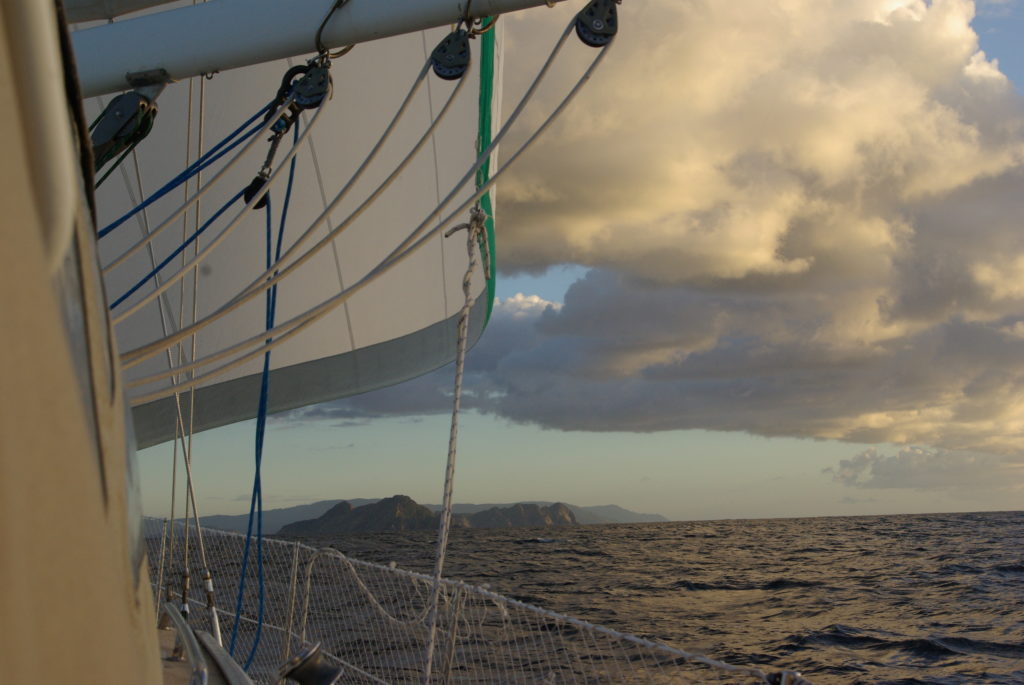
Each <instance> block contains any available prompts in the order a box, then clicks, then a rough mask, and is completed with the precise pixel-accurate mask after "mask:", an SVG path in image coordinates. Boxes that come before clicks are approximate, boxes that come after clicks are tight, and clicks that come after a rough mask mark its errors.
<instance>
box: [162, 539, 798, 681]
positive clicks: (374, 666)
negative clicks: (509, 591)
mask: <svg viewBox="0 0 1024 685" xmlns="http://www.w3.org/2000/svg"><path fill="white" fill-rule="evenodd" d="M170 528H171V526H169V525H167V524H166V523H165V522H164V521H162V520H159V519H146V521H145V526H144V535H145V538H146V545H147V550H148V553H149V559H150V579H151V580H152V581H153V583H154V591H155V592H156V593H157V599H159V600H161V601H162V600H163V599H164V598H165V596H166V595H165V594H164V593H165V588H164V587H158V586H157V584H158V582H159V581H158V579H159V578H163V581H164V585H165V586H166V585H168V584H169V585H170V586H171V588H172V593H173V597H174V599H175V600H176V601H180V594H179V593H180V578H181V575H182V555H181V551H182V541H183V535H184V526H182V525H181V524H180V523H178V524H175V526H174V529H175V530H174V535H173V549H172V543H171V541H170V540H171V536H170V535H169V534H167V532H168V531H169V530H170ZM191 528H192V530H191V531H190V532H191V536H192V539H193V543H192V545H193V548H192V550H191V551H190V556H189V562H188V567H189V572H190V576H191V579H192V587H193V590H192V592H191V594H190V597H189V607H190V609H191V616H190V618H189V622H190V623H191V624H192V626H193V628H196V629H200V630H206V631H209V632H213V631H212V623H211V612H210V610H209V608H208V607H207V605H206V601H205V595H204V593H203V591H202V583H201V581H200V579H201V578H202V575H203V566H202V561H201V559H200V558H199V554H198V551H197V550H196V549H195V543H194V540H195V528H194V526H193V527H191ZM202 536H203V541H204V542H205V548H206V556H207V561H208V563H209V565H210V571H211V573H212V576H213V579H214V583H215V585H216V589H217V605H218V611H217V614H218V616H219V618H220V625H221V630H222V632H223V635H224V644H225V647H227V646H228V644H229V642H230V635H231V633H232V629H233V628H234V614H235V612H234V606H235V589H236V588H237V586H238V580H239V578H238V574H239V573H240V571H241V566H242V564H241V556H242V550H243V548H244V546H245V536H243V535H239V534H237V533H230V532H226V531H219V530H212V529H208V528H204V529H203V530H202ZM255 549H256V547H255V545H253V546H252V550H251V552H250V554H252V555H253V556H252V557H251V558H250V561H249V564H248V570H247V575H248V578H247V580H246V583H247V590H246V597H245V598H244V601H243V605H242V614H241V619H240V621H239V627H238V637H237V641H236V646H235V652H234V658H235V660H236V661H239V662H240V663H243V664H244V663H245V662H246V660H247V658H248V656H249V653H250V650H251V648H252V645H253V642H254V640H255V637H256V632H257V630H256V628H257V617H258V611H259V602H258V585H257V582H258V581H257V578H256V562H255ZM161 559H163V560H164V563H163V568H162V569H161V568H160V563H161ZM161 570H162V573H161ZM263 571H264V607H263V627H262V630H261V635H260V641H259V644H258V647H257V649H256V652H255V655H254V658H253V660H252V664H251V666H250V668H249V675H250V677H251V678H252V679H253V681H254V682H257V683H266V684H272V683H276V682H277V669H278V666H279V665H280V664H281V663H283V662H284V661H285V660H287V658H288V657H289V656H292V655H295V654H296V653H297V652H298V651H299V650H301V648H302V646H303V645H305V644H309V643H315V642H320V643H322V646H323V650H324V652H325V654H326V655H327V656H328V658H329V659H331V660H332V661H334V662H335V663H337V664H340V665H342V666H344V667H345V674H344V676H343V677H342V679H341V681H339V682H341V683H420V682H422V679H423V668H424V663H425V661H426V659H425V657H426V649H427V644H428V627H427V625H428V624H427V615H428V613H429V605H428V602H429V598H430V592H431V589H432V587H433V578H431V577H430V576H427V575H423V574H419V573H413V572H410V571H405V570H402V569H399V568H395V567H393V566H384V565H381V564H373V563H368V562H364V561H359V560H356V559H351V558H349V557H347V556H345V555H344V554H342V553H341V552H339V551H337V550H334V549H329V548H322V549H317V548H315V547H310V546H308V545H304V544H301V543H297V542H291V541H285V540H276V539H264V540H263ZM440 598H441V599H440V604H439V609H438V614H439V619H438V632H437V635H438V639H437V640H436V644H435V652H434V658H433V662H434V665H433V678H432V680H431V682H434V683H537V684H541V685H555V684H559V685H560V684H562V683H574V684H576V683H579V684H584V683H585V684H587V685H590V684H597V683H658V684H660V683H706V682H723V683H758V682H761V683H798V682H806V681H801V680H799V679H798V678H797V677H796V675H795V674H789V673H785V674H772V675H768V674H766V673H764V672H762V671H761V670H759V669H754V668H746V667H737V666H732V665H729V664H725V663H722V662H718V661H715V660H712V659H708V658H705V657H702V656H698V655H693V654H688V653H687V652H683V651H681V650H678V649H675V648H672V647H668V646H665V645H661V644H658V643H654V642H651V641H648V640H644V639H641V638H638V637H635V636H632V635H626V634H623V633H619V632H616V631H613V630H610V629H608V628H603V627H600V626H595V625H592V624H590V623H587V622H585V621H580V620H578V619H574V618H570V617H568V616H563V615H560V614H556V613H554V612H551V611H547V610H544V609H540V608H538V607H535V606H532V605H529V604H525V603H523V602H518V601H516V600H513V599H509V598H507V597H503V596H501V595H498V594H495V593H493V592H490V591H488V590H486V589H484V588H481V587H476V586H472V585H468V584H466V583H462V582H459V581H454V580H447V579H446V580H444V581H442V588H441V593H440Z"/></svg>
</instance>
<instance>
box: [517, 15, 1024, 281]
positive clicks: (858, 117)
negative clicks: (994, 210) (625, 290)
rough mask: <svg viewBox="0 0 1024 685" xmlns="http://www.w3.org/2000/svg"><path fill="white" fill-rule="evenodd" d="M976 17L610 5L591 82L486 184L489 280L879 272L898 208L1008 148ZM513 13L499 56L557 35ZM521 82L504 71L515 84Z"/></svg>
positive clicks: (894, 249) (1012, 106)
mask: <svg viewBox="0 0 1024 685" xmlns="http://www.w3.org/2000/svg"><path fill="white" fill-rule="evenodd" d="M569 9H570V8H564V9H563V11H562V13H563V14H567V11H568V10H569ZM973 12H974V8H973V5H972V4H971V3H970V2H964V1H959V0H939V1H937V2H934V3H930V4H927V3H925V2H923V1H922V2H914V1H912V0H908V1H906V2H890V1H888V0H884V1H883V0H834V1H832V2H828V1H826V2H816V3H815V2H807V1H805V0H776V1H774V2H739V3H720V2H714V1H713V0H707V1H692V2H666V1H655V0H648V1H647V2H637V3H631V4H630V5H629V6H623V7H622V8H621V9H620V35H619V36H618V38H617V39H616V40H617V44H616V45H615V52H614V54H613V55H611V56H610V57H609V59H608V60H607V62H606V65H604V66H603V67H602V69H603V71H602V72H600V73H599V75H598V76H596V77H595V79H594V81H593V82H592V83H591V84H589V86H588V90H587V91H585V93H584V94H583V95H582V96H581V97H580V99H579V101H578V102H577V103H575V104H574V106H573V108H572V109H571V110H570V111H569V112H568V113H567V115H566V116H565V117H564V118H563V119H562V120H561V121H560V122H559V123H558V124H557V125H556V127H555V128H554V130H552V131H551V132H550V133H549V134H548V135H547V136H546V138H545V140H544V144H543V145H542V146H540V147H538V148H537V149H536V150H534V151H532V152H531V153H530V154H529V155H528V156H527V157H526V158H525V159H523V160H522V162H521V163H520V164H519V165H518V166H517V167H516V168H515V171H514V173H513V175H512V178H511V179H510V180H509V181H508V182H507V183H505V184H503V185H502V189H501V194H502V196H501V212H502V217H501V220H502V226H501V236H500V238H501V264H502V265H503V268H506V269H511V270H515V269H533V270H537V269H543V268H544V267H546V266H547V265H550V264H555V263H562V262H573V263H579V264H586V265H590V266H598V267H604V268H610V269H614V270H616V271H619V272H622V273H626V274H629V275H632V276H635V277H639V278H644V279H647V280H652V281H656V282H660V283H672V284H679V283H687V284H701V285H709V284H710V285H713V284H720V283H721V282H722V281H732V282H734V284H744V283H746V284H751V285H754V284H764V283H771V284H775V285H776V286H777V287H781V286H786V287H793V286H794V285H803V286H805V287H806V286H811V285H812V284H814V283H819V282H822V281H824V282H836V281H838V280H843V279H849V278H850V277H851V276H856V277H872V276H874V277H876V278H877V277H884V276H885V275H886V274H887V273H888V272H889V270H890V269H891V263H892V261H893V260H894V259H896V258H898V257H899V256H900V255H902V254H903V253H905V252H906V251H907V249H908V248H909V247H912V245H911V244H910V243H912V241H914V240H915V238H916V235H917V232H918V229H919V227H918V226H917V225H915V223H914V222H913V220H912V219H913V217H912V211H913V209H914V207H915V205H917V204H919V203H922V202H925V203H927V201H928V200H929V199H931V198H934V197H936V196H941V195H942V194H945V193H948V192H951V191H953V190H956V189H959V188H964V187H966V186H969V185H971V184H972V183H975V182H976V181H978V180H981V179H985V178H991V177H994V176H998V175H1000V174H1002V173H1004V172H1006V171H1007V170H1009V169H1011V168H1013V167H1015V166H1016V165H1017V164H1018V162H1019V160H1020V158H1021V153H1022V150H1024V148H1022V140H1021V137H1020V126H1021V113H1020V111H1019V106H1018V103H1017V98H1016V96H1015V95H1014V93H1013V90H1012V87H1011V86H1010V84H1009V83H1008V82H1007V80H1006V78H1005V77H1003V75H1002V74H1000V73H999V71H998V69H997V68H996V67H995V66H994V65H993V64H992V63H991V62H989V61H988V60H987V59H986V58H985V56H984V54H983V53H981V52H979V51H978V43H977V37H976V35H975V33H974V32H973V31H972V29H971V27H970V24H969V22H970V20H971V19H972V17H973ZM510 19H511V22H510V23H511V28H510V29H509V34H510V39H509V43H510V45H509V53H510V54H511V55H515V56H518V55H519V54H520V52H519V51H517V50H516V48H517V46H518V42H517V41H526V40H531V41H534V40H536V36H538V35H541V34H543V33H544V31H545V29H547V30H548V31H549V32H550V30H551V29H552V28H557V25H558V24H559V22H558V21H555V20H553V19H552V17H551V15H550V13H543V12H542V13H523V14H522V15H521V16H514V17H510ZM533 52H538V51H536V50H534V51H533ZM577 52H579V53H582V54H581V55H578V56H577V57H576V59H578V60H583V59H584V57H585V56H586V54H587V53H585V52H584V51H583V50H582V49H580V50H578V51H577ZM532 73H533V72H532V71H531V69H529V68H527V67H524V68H520V66H519V64H517V65H516V68H515V69H512V68H510V69H509V70H508V74H507V79H508V80H510V81H511V82H512V83H513V87H512V90H513V91H515V86H516V85H518V86H519V87H520V88H521V87H522V86H523V85H524V84H525V81H526V79H527V77H528V76H530V75H532ZM554 90H557V89H553V91H554ZM557 95H559V93H557V92H551V93H549V94H548V95H547V96H546V97H542V103H541V104H540V105H539V106H538V110H541V111H546V110H549V109H550V107H551V106H552V105H553V103H554V101H555V98H556V96H557ZM508 101H513V98H509V99H508ZM510 146H511V144H510ZM538 189H541V190H543V192H542V193H541V192H539V191H538Z"/></svg>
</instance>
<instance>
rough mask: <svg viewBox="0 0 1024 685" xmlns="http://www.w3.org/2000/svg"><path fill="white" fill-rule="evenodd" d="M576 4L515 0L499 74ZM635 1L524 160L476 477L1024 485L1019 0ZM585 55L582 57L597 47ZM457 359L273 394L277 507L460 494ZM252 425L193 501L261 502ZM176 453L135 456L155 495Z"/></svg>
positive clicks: (989, 499)
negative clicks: (518, 6)
mask: <svg viewBox="0 0 1024 685" xmlns="http://www.w3.org/2000/svg"><path fill="white" fill-rule="evenodd" d="M577 4H579V3H571V2H570V3H564V6H560V7H559V8H557V9H554V10H546V9H543V10H534V11H530V12H523V13H520V14H518V15H509V16H507V17H505V18H503V22H504V23H505V26H504V29H505V31H506V37H507V55H508V60H509V63H508V64H507V65H506V71H505V79H506V101H513V100H514V96H515V94H516V93H517V92H520V91H521V90H522V89H523V88H525V86H526V81H525V79H526V75H528V74H532V73H533V72H534V71H535V69H536V67H537V66H538V64H539V60H541V59H542V58H543V57H544V51H543V50H539V49H535V47H536V46H537V45H543V44H548V43H550V42H553V40H554V38H555V37H556V35H557V32H558V31H559V30H560V29H561V27H562V26H563V25H564V21H565V20H566V19H567V18H568V16H569V14H570V13H571V11H572V10H573V9H574V7H569V5H573V6H575V5H577ZM619 11H620V26H621V29H620V35H619V36H618V37H617V39H616V44H615V46H614V51H613V52H612V53H611V54H610V55H609V58H608V60H606V63H605V64H604V65H603V66H602V69H601V71H600V72H598V74H597V75H596V76H595V77H594V79H593V80H592V82H591V83H589V84H588V86H587V89H586V90H585V91H584V93H583V94H582V95H581V96H580V97H579V99H578V100H577V101H576V102H575V103H574V104H573V105H572V106H571V107H570V109H569V110H567V111H566V113H565V115H564V116H563V117H562V118H561V119H560V120H559V121H558V122H557V123H556V124H555V126H554V127H553V129H552V130H551V131H550V132H549V133H548V134H547V136H546V137H545V139H544V143H543V144H542V145H540V146H538V148H536V149H535V150H533V151H531V152H530V153H528V154H527V155H525V156H524V158H523V159H522V160H521V162H520V164H519V165H518V166H517V167H516V168H515V171H514V174H513V175H512V177H511V178H509V179H508V181H507V182H505V183H503V184H502V185H501V187H500V189H499V195H498V212H499V214H498V217H499V218H498V236H497V242H498V246H497V250H498V260H499V261H498V263H499V268H500V272H499V281H498V283H499V285H498V292H497V294H498V303H497V305H496V307H495V311H494V315H493V318H492V321H491V323H490V325H489V327H488V330H487V331H486V333H485V335H484V337H483V339H482V340H481V342H480V343H479V344H478V345H477V347H476V348H475V349H474V350H472V351H471V352H470V357H469V360H468V362H467V378H466V393H467V394H466V398H465V400H464V406H466V407H467V411H466V412H465V413H464V415H463V417H462V419H461V424H460V445H459V457H458V467H457V475H456V485H455V498H456V500H457V501H461V502H515V501H520V500H553V501H554V500H557V501H564V502H570V503H573V504H579V505H594V504H609V503H614V504H618V505H620V506H624V507H627V508H629V509H633V510H636V511H642V512H650V513H659V514H662V515H663V516H666V517H668V518H671V519H716V518H763V517H776V516H822V515H852V514H881V513H911V512H930V511H974V510H999V509H1019V508H1020V507H1021V502H1022V499H1024V400H1022V397H1021V393H1020V388H1021V386H1022V384H1024V286H1022V285H1021V283H1022V282H1024V281H1022V277H1024V232H1022V231H1021V230H1020V220H1019V216H1020V215H1021V209H1022V207H1021V204H1022V203H1024V199H1022V194H1021V192H1020V188H1021V187H1024V186H1022V183H1024V168H1022V160H1024V101H1022V99H1021V94H1020V84H1024V48H1021V47H1020V40H1019V36H1020V35H1021V33H1022V31H1024V6H1022V4H1021V2H1019V1H1018V0H1005V1H998V2H997V1H994V0H993V1H988V2H984V1H983V2H979V3H977V5H975V4H974V3H971V2H966V1H963V0H935V1H934V2H931V3H925V2H914V1H912V0H905V1H899V0H834V1H830V0H816V1H814V2H811V1H810V0H758V1H756V2H754V1H750V2H733V3H722V2H719V1H717V0H706V1H700V0H685V1H683V0H627V1H626V2H624V3H623V5H622V6H620V8H619ZM554 15H558V16H554ZM553 17H554V18H553ZM567 53H568V54H567V56H566V57H565V61H564V63H563V64H562V68H563V69H564V70H565V73H566V74H571V73H579V71H580V70H581V68H582V66H583V62H582V60H583V59H586V58H589V56H590V55H588V54H587V53H586V52H585V51H575V52H573V51H567ZM513 62H514V64H513ZM556 83H557V80H556ZM1015 84H1017V85H1015ZM558 94H559V93H558V91H557V89H550V90H545V91H542V92H541V93H540V94H539V95H538V98H539V100H540V102H539V105H540V106H539V107H538V110H539V111H544V110H545V109H547V110H550V108H551V107H553V106H554V104H555V103H556V102H557V101H556V100H555V98H556V97H557V96H558ZM529 123H531V122H527V125H526V126H524V127H523V129H522V130H520V131H519V132H518V133H515V134H513V135H518V136H520V138H519V140H521V139H522V136H523V135H524V134H525V133H527V132H528V129H529V125H528V124H529ZM533 123H536V122H533ZM515 145H516V141H515V140H510V141H509V146H510V147H515ZM451 383H452V369H451V367H448V368H446V369H442V370H440V371H438V372H435V373H432V374H428V375H427V376H424V377H421V378H420V379H417V380H415V381H413V382H411V383H408V384H405V385H402V386H399V387H396V388H390V389H386V390H383V391H378V392H376V393H370V394H367V395H363V396H359V397H355V398H349V399H346V400H340V401H336V402H332V403H328V404H326V405H320V406H318V407H315V408H310V409H307V410H298V411H295V412H292V413H289V414H287V415H284V416H279V417H275V418H274V419H273V420H272V421H271V422H270V424H269V429H268V433H267V438H266V439H267V443H266V447H265V456H264V464H263V474H262V482H263V491H264V506H265V507H266V508H273V507H278V506H290V505H294V504H302V503H305V502H310V501H315V500H319V499H344V498H350V497H384V496H389V495H392V494H397V493H402V494H406V495H409V496H411V497H413V499H415V500H417V501H419V502H429V503H433V502H438V501H440V499H441V489H442V483H443V471H444V462H445V457H446V450H447V438H448V420H449V412H450V392H451V391H450V387H451ZM253 430H254V429H253V422H245V423H242V424H238V425H235V426H230V427H226V428H223V429H217V430H214V431H210V432H208V433H202V434H198V435H196V436H195V439H194V460H193V461H194V470H195V474H196V480H197V482H198V483H199V486H198V487H199V491H198V495H199V502H200V513H202V514H204V515H205V514H215V513H241V512H243V511H247V510H248V506H249V499H250V495H249V492H250V487H251V477H252V443H253ZM169 457H170V446H169V445H168V446H160V447H155V448H150V449H147V450H143V451H142V452H140V454H139V462H140V467H141V475H142V484H143V497H144V507H145V509H146V511H147V513H150V514H152V515H158V516H159V515H165V513H166V511H167V493H166V488H165V485H166V482H167V478H168V476H169V472H170V458H169Z"/></svg>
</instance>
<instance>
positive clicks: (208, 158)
mask: <svg viewBox="0 0 1024 685" xmlns="http://www.w3.org/2000/svg"><path fill="white" fill-rule="evenodd" d="M270 107H271V105H266V106H264V107H263V109H261V110H260V111H259V112H256V114H254V115H253V116H252V117H250V118H249V119H248V120H247V121H246V122H245V123H244V124H242V125H241V126H240V127H238V128H237V129H236V130H235V131H233V132H232V133H229V134H228V135H227V137H225V138H224V140H222V141H221V142H220V143H218V144H217V145H215V146H214V147H212V148H211V149H210V150H208V151H207V152H206V154H205V155H203V156H201V157H200V158H199V159H197V160H196V161H195V162H192V163H191V164H188V165H187V166H186V167H185V169H184V170H183V171H181V172H180V173H179V174H178V175H177V176H175V177H174V178H172V179H171V180H170V181H168V182H167V183H165V184H164V185H162V186H160V188H158V189H157V190H156V191H154V193H153V194H152V195H151V196H149V197H147V198H145V199H144V200H143V201H142V202H141V203H140V204H138V205H136V206H134V207H133V208H132V209H131V210H129V211H128V212H127V213H126V214H124V215H123V216H121V217H120V218H118V219H116V220H114V221H113V222H111V223H110V224H108V225H107V226H105V227H104V228H103V229H102V230H100V231H98V232H97V234H96V235H97V237H98V238H103V237H106V236H107V235H108V234H109V233H110V232H111V231H113V230H114V229H116V228H117V227H119V226H120V225H121V224H123V223H124V222H125V221H127V220H128V219H130V218H131V217H132V216H134V215H135V214H137V213H138V212H139V211H140V210H142V209H145V208H146V207H149V206H150V205H151V204H153V203H154V202H156V201H157V200H159V199H161V198H163V197H164V196H166V195H167V194H168V193H170V192H171V191H173V190H174V189H175V188H177V187H178V186H180V185H181V184H183V183H185V184H186V187H187V182H188V181H189V180H190V179H191V178H192V177H194V176H196V175H197V174H198V173H199V172H201V171H203V170H204V169H207V168H208V167H210V166H212V165H213V164H215V163H216V162H217V161H218V160H220V159H221V158H223V157H224V156H225V155H226V154H228V153H229V152H231V151H232V150H234V149H235V148H236V147H238V146H239V145H241V144H242V143H244V142H245V141H247V140H249V138H251V137H253V136H254V135H256V134H257V133H258V132H259V131H260V128H261V127H262V124H258V125H256V126H255V127H253V128H252V129H250V130H248V131H246V132H245V133H242V130H243V129H244V128H246V127H247V126H249V125H250V124H252V123H253V122H254V121H255V120H256V119H258V118H259V117H260V116H263V115H264V114H266V113H267V111H269V109H270ZM240 133H241V137H239V138H238V139H237V140H232V139H233V138H235V137H236V136H238V135H239V134H240ZM228 141H232V142H231V143H230V144H228ZM225 145H227V146H226V147H224V146H225ZM222 147H223V149H221V148H222ZM185 199H186V200H187V199H188V195H187V194H186V195H185Z"/></svg>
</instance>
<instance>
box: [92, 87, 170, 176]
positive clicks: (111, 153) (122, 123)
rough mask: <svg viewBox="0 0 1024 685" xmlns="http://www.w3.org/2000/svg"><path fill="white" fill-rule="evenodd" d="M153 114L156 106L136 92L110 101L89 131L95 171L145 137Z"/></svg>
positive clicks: (153, 118)
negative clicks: (90, 131) (90, 132)
mask: <svg viewBox="0 0 1024 685" xmlns="http://www.w3.org/2000/svg"><path fill="white" fill-rule="evenodd" d="M156 113H157V106H156V102H155V101H154V100H152V99H150V98H148V97H146V96H145V95H143V94H142V93H140V92H138V91H132V92H129V93H122V94H121V95H118V96H117V97H116V98H114V99H113V100H111V101H110V104H109V105H107V107H106V109H104V110H103V113H102V114H101V115H100V117H99V119H98V120H97V123H96V126H95V128H93V131H92V151H93V157H94V158H95V160H96V162H95V168H96V169H99V168H100V167H102V166H103V165H104V164H106V163H107V162H109V161H110V160H111V159H113V158H114V157H116V156H117V155H119V154H121V153H122V152H123V151H125V150H127V149H128V148H129V147H131V146H132V145H135V144H138V142H139V141H141V140H142V139H143V138H145V137H146V136H147V135H149V132H150V131H151V130H153V121H154V120H155V119H156Z"/></svg>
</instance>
